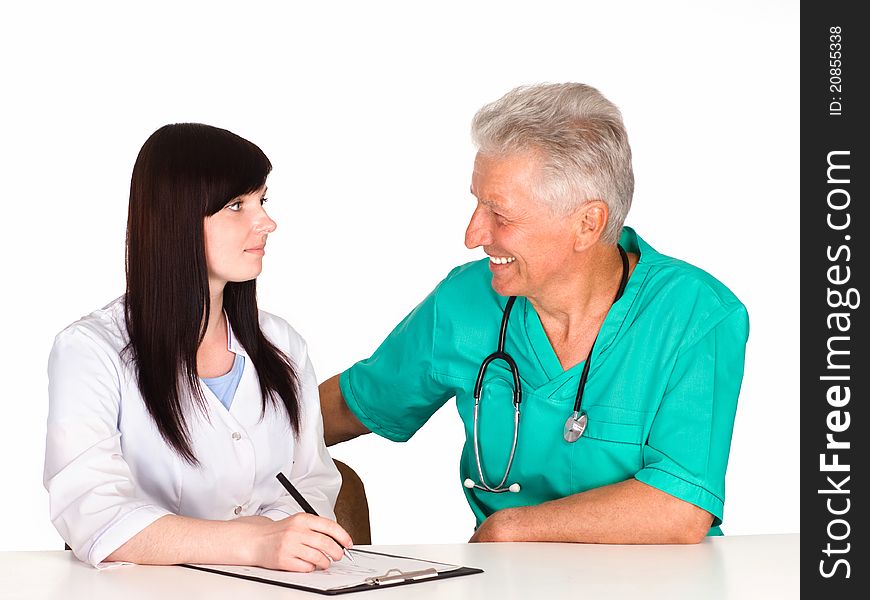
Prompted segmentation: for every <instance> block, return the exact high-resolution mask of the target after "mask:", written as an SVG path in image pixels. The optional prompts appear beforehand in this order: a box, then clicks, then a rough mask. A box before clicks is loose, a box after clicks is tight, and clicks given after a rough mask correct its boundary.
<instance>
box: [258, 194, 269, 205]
mask: <svg viewBox="0 0 870 600" xmlns="http://www.w3.org/2000/svg"><path fill="white" fill-rule="evenodd" d="M268 201H269V199H268V198H266V197H265V196H263V197H262V198H260V206H263V205H264V204H266V202H268Z"/></svg>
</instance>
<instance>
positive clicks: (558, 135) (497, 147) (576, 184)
mask: <svg viewBox="0 0 870 600" xmlns="http://www.w3.org/2000/svg"><path fill="white" fill-rule="evenodd" d="M471 136H472V140H473V141H474V144H475V145H476V146H477V149H478V151H479V152H480V153H481V154H486V155H494V156H507V155H511V154H517V153H522V152H540V153H542V154H543V165H542V169H541V170H542V176H541V178H540V181H539V182H538V185H537V186H536V187H537V189H536V192H537V193H538V194H539V195H540V196H541V199H542V200H543V201H544V202H546V203H547V204H548V205H549V206H550V208H551V209H552V210H553V211H554V212H555V213H557V214H570V213H571V212H573V211H574V210H576V209H577V208H578V207H579V206H581V205H582V204H585V203H586V202H588V201H590V200H602V201H603V202H604V203H606V204H607V207H608V210H609V213H610V216H609V218H608V222H607V225H606V226H605V229H604V232H603V233H602V235H601V239H602V241H604V242H608V243H616V242H617V241H618V239H619V234H620V232H621V231H622V224H623V223H624V222H625V217H626V215H627V214H628V209H629V208H630V207H631V197H632V194H633V193H634V173H633V172H632V168H631V147H630V146H629V144H628V134H627V133H626V131H625V125H624V124H623V122H622V114H621V113H620V112H619V109H618V108H616V106H615V105H614V104H613V103H612V102H610V101H609V100H608V99H607V98H605V97H604V96H603V95H602V94H601V92H599V91H598V90H596V89H595V88H593V87H590V86H588V85H584V84H582V83H558V84H538V85H527V86H520V87H517V88H514V89H513V90H511V91H510V92H508V93H507V94H505V95H504V96H502V97H501V98H500V99H498V100H496V101H495V102H491V103H489V104H487V105H485V106H484V107H483V108H481V109H480V110H479V111H477V114H476V115H474V119H473V120H472V122H471Z"/></svg>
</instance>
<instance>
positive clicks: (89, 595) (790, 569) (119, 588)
mask: <svg viewBox="0 0 870 600" xmlns="http://www.w3.org/2000/svg"><path fill="white" fill-rule="evenodd" d="M799 546H800V535H799V534H781V535H744V536H725V537H718V538H707V539H705V540H704V541H703V542H702V543H700V544H697V545H694V546H604V545H593V544H540V543H512V544H449V545H447V544H445V545H419V546H360V548H370V549H372V550H375V551H378V552H386V553H391V554H400V555H404V556H410V557H414V558H425V559H430V560H435V561H440V562H448V563H453V564H461V565H465V566H471V567H479V568H481V569H483V570H484V573H482V574H477V575H468V576H464V577H457V578H454V579H445V580H441V581H428V582H426V583H420V584H416V585H410V586H403V587H398V588H393V589H389V588H384V589H379V590H376V591H371V592H368V591H367V592H361V593H356V594H349V595H346V596H343V597H344V598H348V599H351V598H365V599H366V600H378V599H383V600H389V599H395V598H407V597H413V598H415V599H418V598H419V599H423V600H426V599H428V598H450V599H453V598H467V599H468V600H504V599H509V598H522V599H531V598H534V599H542V600H543V599H545V600H549V599H551V598H572V599H574V600H596V599H601V600H617V599H622V598H642V599H643V600H650V599H655V598H667V599H668V600H677V599H680V598H687V599H692V600H724V599H732V598H734V599H740V600H747V599H752V598H764V599H765V600H769V599H772V598H798V597H799V585H800V577H799V564H798V563H799ZM318 597H324V596H319V595H317V594H312V593H309V592H302V591H298V590H292V589H287V588H282V587H278V586H273V585H267V584H263V583H257V582H251V581H244V580H241V579H236V578H232V577H226V576H221V575H215V574H211V573H204V572H199V571H194V570H191V569H185V568H182V567H143V566H122V567H117V568H111V569H105V570H101V571H98V570H96V569H93V568H91V567H88V566H86V565H84V564H82V563H80V562H79V561H77V560H76V559H75V557H73V555H72V553H71V552H64V551H56V552H0V598H3V599H4V600H5V599H13V598H14V599H19V598H21V599H25V598H26V599H28V600H30V599H49V598H50V599H52V600H54V599H62V600H138V599H140V598H142V599H145V598H147V599H149V600H153V599H157V600H170V599H173V598H181V599H183V600H192V599H193V598H205V599H207V600H224V599H232V600H243V599H247V598H257V600H268V599H271V598H283V599H287V598H309V599H313V598H318Z"/></svg>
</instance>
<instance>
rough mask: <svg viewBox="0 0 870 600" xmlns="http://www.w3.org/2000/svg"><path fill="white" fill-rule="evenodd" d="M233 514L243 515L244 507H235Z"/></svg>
mask: <svg viewBox="0 0 870 600" xmlns="http://www.w3.org/2000/svg"><path fill="white" fill-rule="evenodd" d="M233 514H234V515H236V516H238V515H240V514H242V507H241V506H237V507H235V508H234V509H233Z"/></svg>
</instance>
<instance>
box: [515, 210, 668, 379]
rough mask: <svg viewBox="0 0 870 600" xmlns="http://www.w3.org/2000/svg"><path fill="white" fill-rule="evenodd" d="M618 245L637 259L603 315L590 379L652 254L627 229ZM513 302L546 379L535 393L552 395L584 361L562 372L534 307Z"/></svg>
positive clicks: (620, 324) (525, 301) (619, 327)
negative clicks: (616, 298) (519, 310)
mask: <svg viewBox="0 0 870 600" xmlns="http://www.w3.org/2000/svg"><path fill="white" fill-rule="evenodd" d="M619 242H620V244H621V245H622V247H623V248H625V250H626V252H633V253H635V254H639V255H640V258H639V260H638V262H637V264H636V265H635V267H634V270H633V271H632V273H631V276H630V277H629V278H628V281H627V282H626V284H625V291H624V292H623V294H622V297H621V298H620V299H619V300H618V301H617V302H615V303H614V304H613V306H611V307H610V310H609V311H607V316H606V317H605V318H604V323H602V325H601V329H600V330H599V332H598V337H597V338H596V340H595V346H594V348H593V349H592V356H591V358H590V360H591V361H592V364H591V365H590V366H589V378H590V379H591V378H592V377H593V376H594V375H595V372H596V370H597V368H596V367H597V364H600V363H599V357H601V356H602V355H605V354H606V353H607V351H608V350H609V349H610V347H611V346H612V344H613V342H614V341H615V340H616V338H617V336H618V335H619V332H620V331H621V330H622V328H623V326H624V324H625V321H626V317H627V316H628V313H629V310H630V308H631V306H632V304H633V303H634V301H635V300H636V299H637V295H638V292H639V291H640V289H641V287H642V283H643V280H644V279H645V278H646V276H647V274H648V273H649V268H650V264H649V262H650V259H651V258H652V256H651V255H652V254H654V253H655V251H654V250H653V249H652V248H651V247H649V246H648V245H647V244H646V243H645V242H643V240H641V239H640V238H639V237H638V235H637V234H636V233H635V231H634V230H633V229H631V228H630V227H624V228H623V231H622V235H621V236H620V240H619ZM517 301H518V302H517V303H518V304H520V301H522V304H520V306H517V307H516V308H519V309H521V311H522V329H523V331H524V333H525V337H526V341H527V342H528V344H529V347H530V348H531V350H532V354H533V355H534V356H535V358H536V360H537V362H538V365H539V366H540V368H541V370H542V371H543V372H544V374H545V376H546V379H547V382H546V383H544V384H543V385H542V386H540V387H539V388H538V390H539V391H541V392H547V395H549V394H552V393H554V392H555V391H556V390H558V389H559V388H560V387H561V386H562V385H564V383H565V382H566V381H568V380H569V379H573V378H574V377H575V375H579V374H580V372H581V371H582V370H583V365H584V363H585V362H586V361H585V360H583V361H580V362H579V363H577V364H576V365H574V366H572V367H571V368H569V369H568V370H567V371H566V370H564V369H562V363H560V362H559V357H558V356H557V355H556V351H555V350H553V346H552V344H550V339H549V338H548V337H547V332H546V331H544V325H543V324H542V323H541V318H540V317H539V316H538V313H537V311H536V310H535V307H534V306H532V303H531V302H530V301H529V300H528V298H525V297H523V298H517ZM572 393H573V391H572Z"/></svg>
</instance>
